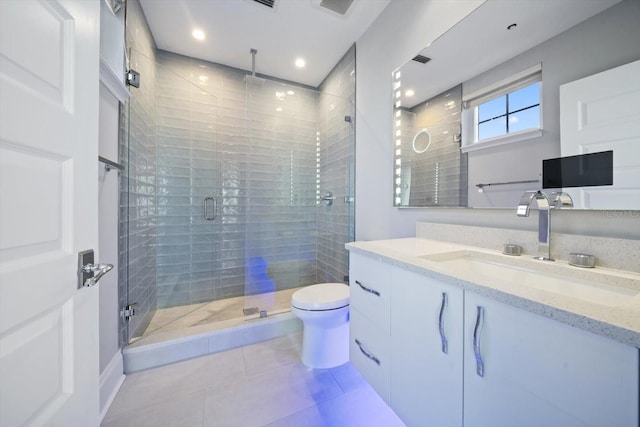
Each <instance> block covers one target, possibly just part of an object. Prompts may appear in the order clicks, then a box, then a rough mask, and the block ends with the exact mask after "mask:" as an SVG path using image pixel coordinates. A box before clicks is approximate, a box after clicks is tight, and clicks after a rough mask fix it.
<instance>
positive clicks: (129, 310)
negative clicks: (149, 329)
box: [120, 302, 138, 322]
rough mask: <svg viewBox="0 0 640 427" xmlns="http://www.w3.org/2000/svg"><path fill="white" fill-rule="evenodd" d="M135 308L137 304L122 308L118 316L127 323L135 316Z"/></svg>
mask: <svg viewBox="0 0 640 427" xmlns="http://www.w3.org/2000/svg"><path fill="white" fill-rule="evenodd" d="M136 307H138V303H137V302H136V303H133V304H129V305H126V306H124V308H123V309H122V311H121V313H120V315H121V316H122V317H123V318H124V320H126V321H127V322H128V321H129V320H131V318H132V317H133V316H135V315H136Z"/></svg>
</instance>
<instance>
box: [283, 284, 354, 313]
mask: <svg viewBox="0 0 640 427" xmlns="http://www.w3.org/2000/svg"><path fill="white" fill-rule="evenodd" d="M347 305H349V287H348V286H347V285H345V284H344V283H320V284H319V285H311V286H305V287H304V288H302V289H300V290H299V291H295V292H294V293H293V295H291V306H292V307H295V308H299V309H302V310H313V311H320V310H332V309H336V308H341V307H345V306H347Z"/></svg>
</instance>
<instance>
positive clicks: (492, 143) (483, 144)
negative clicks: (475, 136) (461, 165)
mask: <svg viewBox="0 0 640 427" xmlns="http://www.w3.org/2000/svg"><path fill="white" fill-rule="evenodd" d="M540 136H542V129H530V130H523V131H520V132H516V133H510V134H508V135H504V136H496V137H495V138H489V139H485V140H483V141H480V142H475V143H471V144H468V145H463V146H462V147H460V151H462V152H463V153H468V152H469V151H477V150H482V149H484V148H491V147H499V146H501V145H506V144H511V143H514V142H519V141H525V140H527V139H533V138H538V137H540Z"/></svg>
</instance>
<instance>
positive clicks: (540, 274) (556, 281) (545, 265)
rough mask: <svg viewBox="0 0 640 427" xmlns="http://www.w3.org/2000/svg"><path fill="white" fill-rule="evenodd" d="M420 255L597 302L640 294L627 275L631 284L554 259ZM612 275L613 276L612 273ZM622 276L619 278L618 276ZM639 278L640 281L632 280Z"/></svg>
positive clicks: (473, 273) (470, 253)
mask: <svg viewBox="0 0 640 427" xmlns="http://www.w3.org/2000/svg"><path fill="white" fill-rule="evenodd" d="M420 258H422V259H425V260H429V261H433V262H436V263H438V264H440V265H442V266H443V267H446V268H447V269H451V270H452V271H455V272H460V273H464V274H466V275H471V276H472V277H473V278H475V277H477V276H481V277H483V278H485V279H493V280H495V281H499V282H509V283H513V284H515V285H518V286H524V287H528V288H534V289H539V290H543V291H547V292H553V293H556V294H561V295H565V296H569V297H573V298H576V299H580V300H583V301H588V302H592V303H596V304H602V305H608V306H617V305H621V304H625V303H628V302H630V301H631V300H632V299H633V298H634V297H636V296H638V295H640V282H639V281H637V280H633V279H624V281H625V282H627V283H630V286H629V287H625V286H618V285H615V284H608V283H605V282H606V281H607V280H606V279H607V274H602V273H600V272H598V273H593V272H592V271H585V270H579V271H578V270H576V271H571V270H570V269H573V268H575V267H568V268H567V267H566V266H563V265H557V264H554V263H553V262H546V261H536V260H530V259H520V258H515V257H513V258H512V257H506V256H502V255H497V254H496V255H494V254H490V253H485V252H475V251H466V250H465V251H454V252H446V253H440V254H433V255H424V256H421V257H420ZM609 277H612V276H609ZM618 280H619V279H618ZM633 282H638V283H633Z"/></svg>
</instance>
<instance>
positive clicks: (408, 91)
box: [404, 89, 416, 96]
mask: <svg viewBox="0 0 640 427" xmlns="http://www.w3.org/2000/svg"><path fill="white" fill-rule="evenodd" d="M415 94H416V93H415V92H414V91H413V89H407V91H406V92H405V93H404V96H413V95H415Z"/></svg>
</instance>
